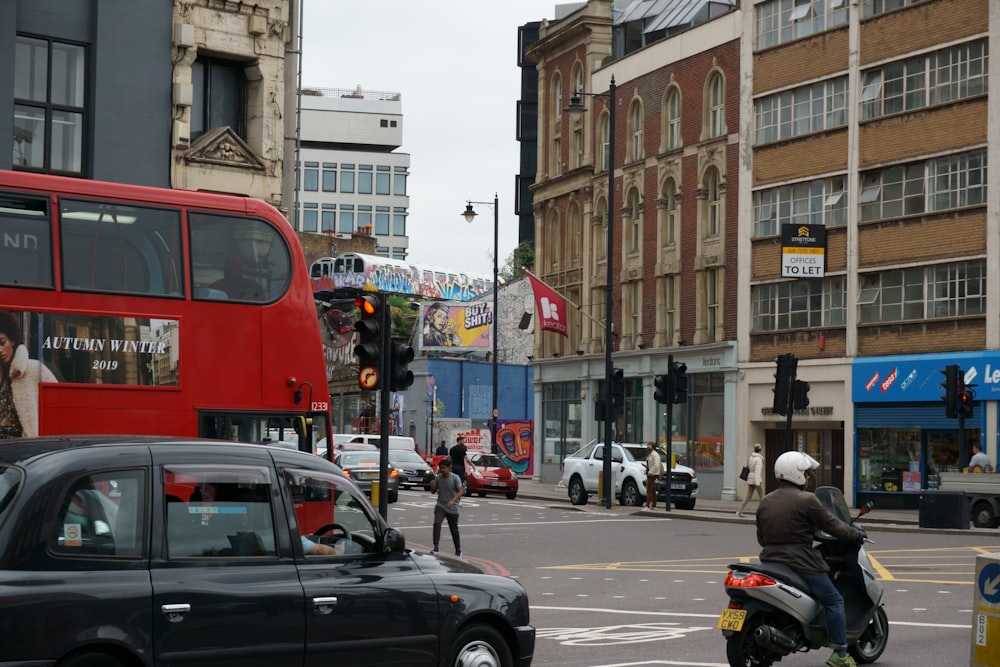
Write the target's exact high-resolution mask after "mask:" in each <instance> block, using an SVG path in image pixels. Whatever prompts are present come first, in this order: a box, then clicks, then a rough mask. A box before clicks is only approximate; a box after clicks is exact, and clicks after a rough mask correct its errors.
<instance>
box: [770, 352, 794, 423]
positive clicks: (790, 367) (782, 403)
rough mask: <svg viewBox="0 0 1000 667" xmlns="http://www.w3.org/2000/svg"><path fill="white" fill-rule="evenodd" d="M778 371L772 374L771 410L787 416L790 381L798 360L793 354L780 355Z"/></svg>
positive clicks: (790, 389) (790, 388)
mask: <svg viewBox="0 0 1000 667" xmlns="http://www.w3.org/2000/svg"><path fill="white" fill-rule="evenodd" d="M777 363H778V370H777V372H775V374H774V404H773V406H772V407H773V409H774V411H775V412H776V413H777V414H779V415H787V414H788V399H789V398H790V397H791V392H792V379H793V378H794V377H795V369H796V368H797V367H798V365H799V360H798V359H796V358H795V355H794V354H782V355H779V356H778V359H777Z"/></svg>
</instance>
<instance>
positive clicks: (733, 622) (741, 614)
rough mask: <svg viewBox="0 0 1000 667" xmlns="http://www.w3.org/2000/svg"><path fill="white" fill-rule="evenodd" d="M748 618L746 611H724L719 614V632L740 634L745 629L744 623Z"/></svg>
mask: <svg viewBox="0 0 1000 667" xmlns="http://www.w3.org/2000/svg"><path fill="white" fill-rule="evenodd" d="M746 618H747V610H746V609H723V610H722V613H721V614H719V622H718V623H716V624H715V627H717V628H718V629H719V630H732V631H733V632H739V631H740V630H742V629H743V621H745V620H746Z"/></svg>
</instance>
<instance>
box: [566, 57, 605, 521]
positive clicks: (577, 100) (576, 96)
mask: <svg viewBox="0 0 1000 667" xmlns="http://www.w3.org/2000/svg"><path fill="white" fill-rule="evenodd" d="M615 93H616V87H615V77H614V76H612V77H611V83H609V84H608V92H607V93H585V92H583V91H581V90H577V91H576V92H574V93H573V95H572V96H570V98H569V106H567V107H566V109H565V111H566V112H567V113H569V114H570V115H571V117H573V118H579V117H580V114H582V113H583V112H584V111H586V110H587V107H585V106H583V101H582V99H581V96H583V95H587V96H589V97H604V98H607V100H608V212H607V218H608V220H607V222H608V238H607V242H606V247H605V255H606V256H607V262H608V278H607V283H606V284H605V286H604V395H603V396H602V397H601V398H602V399H603V401H604V462H603V463H604V466H603V469H604V488H603V491H604V506H605V507H606V508H608V509H611V495H612V494H611V442H612V440H613V436H612V433H613V431H612V426H613V424H614V421H615V406H614V401H613V399H612V392H611V385H612V382H613V376H614V368H613V366H612V365H611V348H612V345H613V344H614V341H613V340H612V336H613V335H614V330H613V328H612V325H611V310H612V308H611V306H612V302H611V299H612V287H613V283H612V279H613V274H612V267H613V265H614V250H613V246H614V239H615V236H614V222H615V218H614V213H615V104H616V100H615Z"/></svg>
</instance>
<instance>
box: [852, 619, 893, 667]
mask: <svg viewBox="0 0 1000 667" xmlns="http://www.w3.org/2000/svg"><path fill="white" fill-rule="evenodd" d="M888 643H889V617H888V616H886V613H885V608H883V607H878V608H877V609H876V610H875V615H874V616H872V619H871V620H870V621H868V627H866V628H865V630H864V632H862V633H861V636H860V637H858V641H857V642H855V643H854V644H852V645H851V646H849V647H848V649H847V650H848V651H850V653H851V656H852V657H853V658H854V660H855V661H856V662H858V663H859V664H864V665H867V664H869V663H872V662H875V661H876V660H878V659H879V656H881V655H882V652H883V651H884V650H885V647H886V645H887V644H888Z"/></svg>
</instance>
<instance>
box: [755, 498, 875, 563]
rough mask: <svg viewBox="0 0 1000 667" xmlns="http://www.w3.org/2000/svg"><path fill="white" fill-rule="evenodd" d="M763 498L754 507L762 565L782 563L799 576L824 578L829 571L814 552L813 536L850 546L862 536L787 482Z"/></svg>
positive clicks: (820, 557)
mask: <svg viewBox="0 0 1000 667" xmlns="http://www.w3.org/2000/svg"><path fill="white" fill-rule="evenodd" d="M779 484H780V486H779V487H778V488H777V489H776V490H774V491H772V492H771V493H769V494H767V495H766V496H764V499H763V500H761V501H760V505H759V506H758V507H757V542H758V543H760V545H761V546H762V547H764V548H763V550H761V552H760V559H761V560H762V561H771V562H774V563H782V564H783V565H787V566H788V567H790V568H792V569H793V570H795V571H796V572H798V573H800V574H825V573H827V572H829V571H830V567H829V566H828V565H827V564H826V562H825V561H824V560H823V557H822V556H820V555H819V553H818V552H817V551H816V550H815V549H813V546H812V545H813V533H815V532H816V530H817V529H822V530H825V531H826V532H828V533H830V534H831V535H833V536H835V537H839V538H840V539H842V540H844V541H847V542H853V541H855V540H857V539H858V538H859V537H861V532H860V531H858V530H857V529H855V528H853V527H851V526H849V525H847V524H846V523H844V522H843V521H841V520H840V519H838V518H837V517H835V516H834V515H833V513H832V512H831V511H830V510H829V509H827V508H826V507H825V506H824V505H823V503H821V502H820V501H819V498H817V497H816V495H815V494H814V493H812V492H811V491H805V490H803V489H800V488H798V487H797V486H794V485H791V484H788V483H787V482H779Z"/></svg>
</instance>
